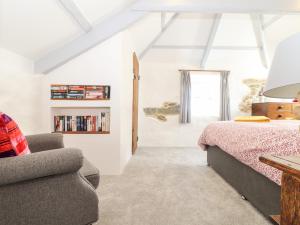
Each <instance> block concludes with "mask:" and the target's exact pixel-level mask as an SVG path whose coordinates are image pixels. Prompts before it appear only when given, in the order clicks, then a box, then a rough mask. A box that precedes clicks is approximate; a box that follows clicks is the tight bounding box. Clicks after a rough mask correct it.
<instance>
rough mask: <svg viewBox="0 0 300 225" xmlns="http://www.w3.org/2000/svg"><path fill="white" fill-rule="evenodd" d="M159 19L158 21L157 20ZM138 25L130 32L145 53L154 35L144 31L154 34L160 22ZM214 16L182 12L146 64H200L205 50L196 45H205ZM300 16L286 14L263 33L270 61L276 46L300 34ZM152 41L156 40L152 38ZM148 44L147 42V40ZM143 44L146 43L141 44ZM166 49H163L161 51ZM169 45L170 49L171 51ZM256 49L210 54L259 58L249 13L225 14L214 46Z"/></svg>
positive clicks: (268, 16) (147, 56)
mask: <svg viewBox="0 0 300 225" xmlns="http://www.w3.org/2000/svg"><path fill="white" fill-rule="evenodd" d="M155 16H156V20H155V18H154V17H155ZM274 16H276V15H268V14H267V15H264V21H265V22H267V21H269V20H270V19H272V18H273V17H274ZM151 17H152V19H151V21H152V23H150V22H149V20H150V18H149V17H148V18H145V19H143V20H142V21H140V22H139V23H137V24H135V26H134V27H132V28H131V29H130V30H131V32H132V33H134V36H133V39H134V43H136V51H137V52H138V53H140V52H142V51H143V49H144V48H145V46H146V45H147V43H150V42H151V35H149V33H146V34H145V32H142V29H141V28H143V30H148V28H150V24H151V29H150V30H152V31H154V30H155V29H154V28H153V23H154V22H155V21H157V20H159V18H160V15H159V14H158V13H156V14H152V15H151ZM213 19H214V14H202V15H201V14H198V13H181V14H180V16H179V17H178V18H177V19H176V21H175V22H174V23H173V24H172V25H171V26H170V27H169V29H168V30H167V31H166V32H164V33H163V35H162V36H161V38H160V39H159V40H158V41H157V42H156V44H155V45H154V47H153V48H151V49H150V50H149V52H148V54H146V56H145V57H144V58H143V60H146V61H160V62H170V63H173V62H176V63H178V62H181V63H182V64H184V63H194V64H195V65H199V64H200V61H201V58H202V56H203V52H204V50H203V49H200V48H197V46H205V45H206V43H207V40H208V37H209V33H210V29H211V25H212V23H213ZM299 24H300V15H283V16H282V17H281V18H280V19H279V20H278V21H276V22H274V23H273V24H272V25H270V26H269V27H267V28H266V29H265V30H264V32H265V36H266V44H267V50H268V54H269V56H270V59H272V57H273V54H274V51H275V48H276V46H277V45H278V44H279V42H281V41H282V40H284V39H285V38H287V37H289V36H291V35H292V34H294V33H298V32H300V26H299ZM159 31H160V24H159V23H158V22H156V33H157V32H159ZM152 38H153V37H152ZM147 39H148V41H147V42H146V43H145V40H147ZM141 42H143V44H140V43H141ZM161 46H163V48H160V47H161ZM168 46H169V48H168ZM217 46H221V47H253V49H252V50H249V51H246V50H234V49H233V50H229V49H227V50H220V49H218V50H216V49H212V52H211V54H212V55H216V54H219V53H220V52H221V53H222V55H224V54H223V53H224V52H225V53H226V54H227V53H228V54H232V55H234V56H235V57H239V56H240V57H245V53H246V54H250V55H257V58H258V60H259V58H260V56H259V52H258V49H257V50H256V49H255V47H257V43H256V38H255V34H254V30H253V25H252V22H251V17H250V15H249V14H223V16H222V19H221V22H220V26H219V28H218V30H217V33H216V37H215V40H214V43H213V47H217Z"/></svg>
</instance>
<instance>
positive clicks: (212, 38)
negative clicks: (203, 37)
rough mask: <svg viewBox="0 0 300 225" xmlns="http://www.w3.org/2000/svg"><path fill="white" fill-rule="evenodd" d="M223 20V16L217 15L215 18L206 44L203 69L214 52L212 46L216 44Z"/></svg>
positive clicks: (201, 65)
mask: <svg viewBox="0 0 300 225" xmlns="http://www.w3.org/2000/svg"><path fill="white" fill-rule="evenodd" d="M221 18H222V14H216V15H215V18H214V21H213V24H212V27H211V30H210V34H209V37H208V40H207V44H206V47H205V49H204V53H203V56H202V59H201V63H200V67H201V68H205V66H206V62H207V59H208V57H209V54H210V52H211V50H212V46H213V44H214V41H215V38H216V34H217V31H218V28H219V26H220V22H221Z"/></svg>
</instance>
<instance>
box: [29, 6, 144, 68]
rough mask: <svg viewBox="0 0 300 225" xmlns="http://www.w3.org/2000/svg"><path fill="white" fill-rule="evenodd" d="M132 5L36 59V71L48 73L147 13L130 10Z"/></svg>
mask: <svg viewBox="0 0 300 225" xmlns="http://www.w3.org/2000/svg"><path fill="white" fill-rule="evenodd" d="M131 7H132V6H130V7H128V8H126V9H124V10H122V11H121V12H119V13H118V14H116V15H114V16H112V17H109V18H107V19H106V20H104V21H103V22H101V23H99V24H96V25H94V26H93V29H92V30H91V31H89V32H88V33H85V34H83V35H81V36H79V37H78V38H76V39H74V40H73V41H71V42H69V43H67V44H65V45H64V46H62V47H60V48H58V49H56V50H54V51H52V52H50V53H48V54H47V55H45V56H43V57H41V58H40V59H38V60H37V61H36V62H35V64H34V69H35V72H36V73H49V72H50V71H52V70H54V69H56V68H58V67H59V66H61V65H63V64H65V63H66V62H68V61H70V60H72V59H73V58H75V57H77V56H79V55H80V54H82V53H84V52H86V51H88V50H89V49H91V48H92V47H94V46H96V45H98V44H100V43H102V42H103V41H105V40H107V39H108V38H110V37H112V36H113V35H115V34H117V33H118V32H121V31H123V30H125V29H126V28H128V27H129V26H130V25H132V24H133V23H135V22H136V21H138V20H140V19H141V18H143V17H144V16H145V15H147V14H148V13H147V12H136V11H132V8H131Z"/></svg>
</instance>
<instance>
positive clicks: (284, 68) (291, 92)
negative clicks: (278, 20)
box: [264, 33, 300, 119]
mask: <svg viewBox="0 0 300 225" xmlns="http://www.w3.org/2000/svg"><path fill="white" fill-rule="evenodd" d="M299 55H300V33H298V34H295V35H293V36H291V37H290V38H288V39H286V40H285V41H283V42H281V43H280V44H279V45H278V47H277V49H276V53H275V56H274V59H273V63H272V66H271V70H270V74H269V77H268V80H267V84H266V88H265V90H264V91H265V92H264V95H265V96H266V97H271V98H287V99H293V98H295V97H296V98H297V99H298V101H299V100H300V63H299ZM294 114H295V115H296V119H300V106H297V107H295V108H294Z"/></svg>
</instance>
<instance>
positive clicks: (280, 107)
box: [252, 102, 300, 120]
mask: <svg viewBox="0 0 300 225" xmlns="http://www.w3.org/2000/svg"><path fill="white" fill-rule="evenodd" d="M296 106H300V105H299V103H287V102H264V103H253V104H252V116H267V117H269V118H270V119H272V120H285V119H293V118H294V117H295V114H294V108H295V107H296Z"/></svg>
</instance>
